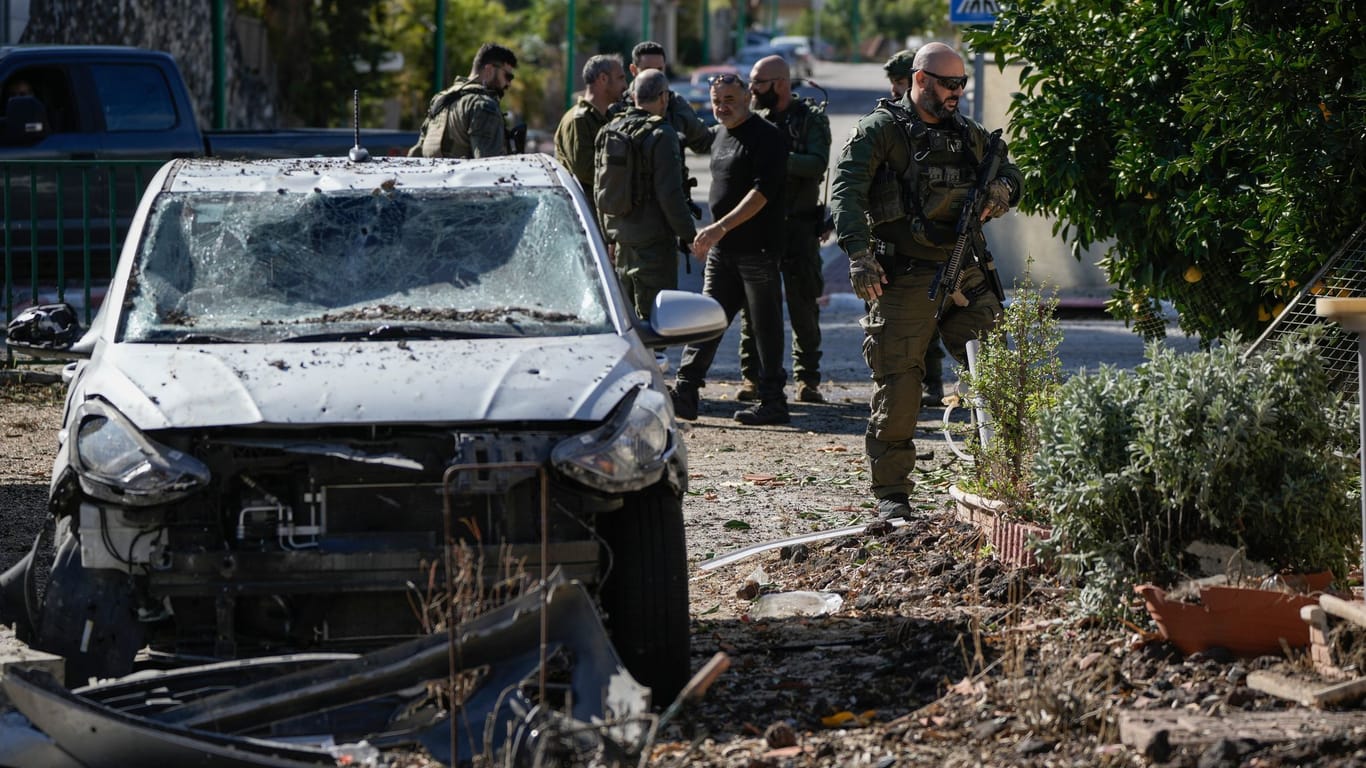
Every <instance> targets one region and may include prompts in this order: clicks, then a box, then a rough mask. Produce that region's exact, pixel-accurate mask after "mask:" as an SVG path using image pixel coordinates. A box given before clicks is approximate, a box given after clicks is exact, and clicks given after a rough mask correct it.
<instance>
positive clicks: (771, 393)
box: [672, 75, 791, 424]
mask: <svg viewBox="0 0 1366 768" xmlns="http://www.w3.org/2000/svg"><path fill="white" fill-rule="evenodd" d="M749 99H750V95H749V89H748V87H747V86H746V85H745V81H744V80H742V79H740V77H739V76H738V75H720V76H717V77H715V78H713V79H712V81H711V104H712V111H713V112H714V113H715V114H716V119H717V120H718V121H719V122H720V124H721V127H720V129H719V130H718V131H717V133H716V141H715V142H714V143H713V144H712V148H711V174H712V183H711V189H710V191H709V194H708V197H707V199H708V202H710V203H711V212H712V216H713V219H714V220H713V221H712V223H711V224H708V225H707V226H705V227H702V228H701V229H699V230H698V231H697V237H695V238H694V239H693V244H692V251H693V255H695V256H697V257H698V258H703V257H705V258H706V260H707V267H706V272H705V273H704V275H703V278H702V293H703V294H705V295H707V296H710V297H712V298H713V299H716V301H717V302H718V303H719V304H720V305H721V307H722V308H723V309H724V310H725V311H726V320H727V321H730V320H734V319H735V315H736V314H737V313H739V312H740V310H741V309H743V310H744V311H745V313H746V314H747V315H749V318H750V322H751V323H753V328H754V341H755V347H756V349H757V350H758V356H759V371H758V380H759V403H758V404H757V405H754V406H752V407H750V408H746V409H744V410H741V411H736V413H735V420H736V421H738V422H740V423H741V424H786V423H788V421H790V420H791V419H790V417H789V415H788V411H787V396H786V395H785V394H784V393H783V385H784V384H786V383H787V372H786V371H784V370H783V305H782V302H783V298H782V278H781V277H780V276H779V273H778V258H779V251H778V248H777V247H776V246H775V243H774V240H775V235H776V234H777V233H780V232H781V231H782V228H783V206H782V198H783V186H784V184H785V183H786V181H787V142H786V141H785V137H784V136H783V134H782V132H781V131H779V130H778V129H777V128H775V127H774V126H773V124H772V123H769V122H767V121H765V120H764V119H763V118H761V117H758V116H756V115H754V114H753V113H752V112H750V108H749ZM776 239H778V240H779V242H781V239H782V238H781V237H778V238H776ZM720 343H721V340H720V339H719V338H716V339H712V340H711V341H707V342H703V343H702V344H698V345H691V344H690V345H688V346H687V347H685V348H684V349H683V360H682V362H681V363H680V364H679V366H678V378H677V380H676V381H675V382H674V388H673V390H672V398H673V405H674V414H675V415H676V416H678V418H680V419H684V420H687V421H691V420H693V419H696V418H697V406H698V400H699V395H698V390H699V389H701V388H702V385H703V384H705V383H706V377H707V371H708V369H710V368H711V364H712V361H713V360H714V359H715V358H716V348H717V346H719V345H720Z"/></svg>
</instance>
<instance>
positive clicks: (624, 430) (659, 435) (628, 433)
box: [550, 387, 674, 493]
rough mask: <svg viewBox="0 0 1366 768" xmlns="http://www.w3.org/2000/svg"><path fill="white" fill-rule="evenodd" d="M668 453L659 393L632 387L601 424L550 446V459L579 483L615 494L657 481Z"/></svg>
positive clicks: (669, 437)
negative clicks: (614, 411)
mask: <svg viewBox="0 0 1366 768" xmlns="http://www.w3.org/2000/svg"><path fill="white" fill-rule="evenodd" d="M673 452H674V437H673V429H672V426H671V420H670V418H669V408H668V403H667V401H666V400H665V398H664V394H663V393H661V392H658V391H656V390H653V389H647V388H645V387H637V388H636V389H634V390H632V391H631V392H630V393H628V394H627V395H626V397H625V398H623V399H622V401H621V404H620V405H618V406H617V410H616V413H614V414H612V418H610V419H608V420H607V423H606V424H603V425H602V426H601V427H598V428H597V429H594V430H591V431H588V432H584V433H582V434H578V435H575V436H573V437H571V438H569V439H568V440H565V441H563V442H561V443H559V444H558V445H556V446H555V449H554V450H553V451H552V452H551V454H550V461H551V463H552V464H553V465H554V466H555V467H556V468H557V469H559V470H560V471H561V472H563V473H564V474H566V475H569V476H570V477H573V478H575V479H577V480H578V481H579V482H582V483H583V484H584V485H588V486H591V487H593V488H597V489H599V490H603V491H608V492H612V493H621V492H626V491H638V490H640V489H641V488H645V487H647V486H650V485H653V484H654V483H656V482H658V480H659V478H660V477H662V476H663V474H664V467H665V464H667V463H668V460H669V457H670V456H671V455H672V454H673Z"/></svg>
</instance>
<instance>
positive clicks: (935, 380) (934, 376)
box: [882, 50, 944, 407]
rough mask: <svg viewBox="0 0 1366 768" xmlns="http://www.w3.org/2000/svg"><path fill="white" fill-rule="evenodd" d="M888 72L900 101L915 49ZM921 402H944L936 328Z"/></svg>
mask: <svg viewBox="0 0 1366 768" xmlns="http://www.w3.org/2000/svg"><path fill="white" fill-rule="evenodd" d="M882 71H883V72H886V73H887V82H888V83H889V84H890V86H891V88H890V89H889V90H890V91H891V94H892V101H900V100H901V97H902V96H905V95H906V91H909V90H911V74H912V73H914V72H915V51H909V50H907V51H897V52H896V53H894V54H892V57H891V58H890V59H887V63H886V64H883V65H882ZM920 403H921V405H925V406H935V407H938V406H942V405H943V404H944V345H943V343H942V342H941V340H940V338H939V330H938V329H935V332H934V338H933V339H931V340H930V346H929V347H927V348H926V349H925V381H924V382H923V386H922V391H921V394H920Z"/></svg>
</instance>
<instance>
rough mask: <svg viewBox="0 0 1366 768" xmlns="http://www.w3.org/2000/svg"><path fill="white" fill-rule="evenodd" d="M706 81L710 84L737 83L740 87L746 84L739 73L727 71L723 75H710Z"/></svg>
mask: <svg viewBox="0 0 1366 768" xmlns="http://www.w3.org/2000/svg"><path fill="white" fill-rule="evenodd" d="M765 82H767V81H765ZM707 83H709V84H711V85H737V84H738V85H739V86H740V87H741V88H744V87H746V86H745V81H744V79H742V78H741V77H740V76H739V75H732V74H729V73H727V74H724V75H712V76H711V77H709V78H707Z"/></svg>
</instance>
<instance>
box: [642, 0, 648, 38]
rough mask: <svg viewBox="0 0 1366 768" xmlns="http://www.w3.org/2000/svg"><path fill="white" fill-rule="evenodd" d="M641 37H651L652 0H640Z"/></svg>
mask: <svg viewBox="0 0 1366 768" xmlns="http://www.w3.org/2000/svg"><path fill="white" fill-rule="evenodd" d="M640 39H641V40H649V39H650V0H640Z"/></svg>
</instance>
